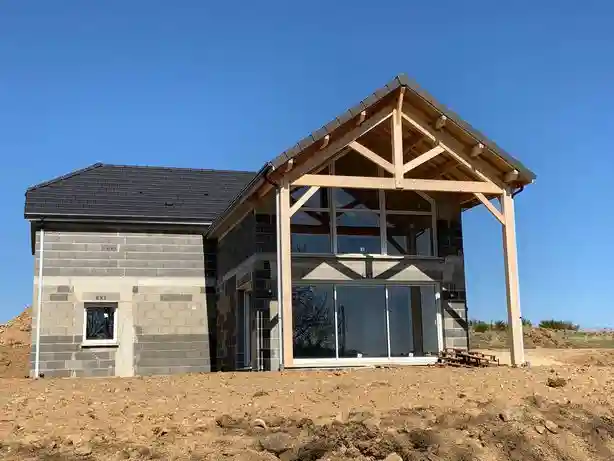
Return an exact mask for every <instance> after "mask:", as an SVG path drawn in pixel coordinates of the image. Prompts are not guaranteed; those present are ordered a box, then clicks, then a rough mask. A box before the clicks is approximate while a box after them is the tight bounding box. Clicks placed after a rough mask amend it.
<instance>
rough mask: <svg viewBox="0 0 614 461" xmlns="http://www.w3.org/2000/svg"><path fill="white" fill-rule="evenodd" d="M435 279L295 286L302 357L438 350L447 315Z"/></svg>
mask: <svg viewBox="0 0 614 461" xmlns="http://www.w3.org/2000/svg"><path fill="white" fill-rule="evenodd" d="M438 306H439V304H438V302H437V297H436V287H435V285H424V286H399V285H354V284H335V285H332V284H320V283H316V284H309V285H300V286H294V287H293V291H292V320H293V344H294V357H295V358H297V359H335V358H353V359H361V358H382V357H383V358H386V357H412V356H422V355H425V354H436V353H437V351H438V350H439V348H440V347H441V341H442V334H441V331H440V329H441V316H440V314H439V307H438Z"/></svg>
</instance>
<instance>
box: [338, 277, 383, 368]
mask: <svg viewBox="0 0 614 461" xmlns="http://www.w3.org/2000/svg"><path fill="white" fill-rule="evenodd" d="M336 290H337V332H338V338H339V348H338V350H339V357H345V358H347V357H357V358H361V357H388V337H387V335H388V333H387V321H386V287H385V286H382V285H380V286H352V285H349V286H343V285H338V286H337V287H336Z"/></svg>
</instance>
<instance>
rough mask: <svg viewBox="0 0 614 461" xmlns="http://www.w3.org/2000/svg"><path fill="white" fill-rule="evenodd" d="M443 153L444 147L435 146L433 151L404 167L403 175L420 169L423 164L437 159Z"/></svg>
mask: <svg viewBox="0 0 614 461" xmlns="http://www.w3.org/2000/svg"><path fill="white" fill-rule="evenodd" d="M443 151H444V149H443V147H441V146H435V147H433V148H432V149H431V150H429V151H428V152H425V153H424V154H422V155H420V156H419V157H416V158H414V159H412V160H410V161H409V162H407V163H406V164H405V165H403V174H405V173H407V172H408V171H411V170H413V169H414V168H417V167H419V166H420V165H422V164H423V163H426V162H428V161H429V160H431V159H432V158H435V157H437V156H438V155H439V154H441V153H442V152H443Z"/></svg>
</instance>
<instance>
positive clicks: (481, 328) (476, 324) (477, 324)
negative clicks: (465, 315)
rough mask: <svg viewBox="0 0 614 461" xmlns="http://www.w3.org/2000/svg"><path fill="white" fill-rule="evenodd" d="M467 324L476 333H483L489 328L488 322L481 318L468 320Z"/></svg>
mask: <svg viewBox="0 0 614 461" xmlns="http://www.w3.org/2000/svg"><path fill="white" fill-rule="evenodd" d="M469 326H470V327H471V328H473V331H476V332H478V333H484V332H486V331H488V330H490V324H488V323H486V322H484V321H483V320H470V321H469Z"/></svg>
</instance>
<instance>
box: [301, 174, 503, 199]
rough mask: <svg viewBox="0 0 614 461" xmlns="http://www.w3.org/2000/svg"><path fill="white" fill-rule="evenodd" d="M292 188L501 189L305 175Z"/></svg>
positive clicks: (428, 181) (429, 181)
mask: <svg viewBox="0 0 614 461" xmlns="http://www.w3.org/2000/svg"><path fill="white" fill-rule="evenodd" d="M292 185H293V186H319V187H342V188H348V189H402V190H412V191H424V192H470V193H474V192H480V193H482V194H501V189H500V188H499V187H498V186H496V185H494V184H490V183H487V182H482V181H445V180H437V179H403V180H402V181H401V182H400V187H399V182H398V181H397V180H396V178H369V177H363V176H331V175H317V174H306V175H304V176H302V177H300V178H298V179H296V180H295V181H294V182H293V183H292Z"/></svg>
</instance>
